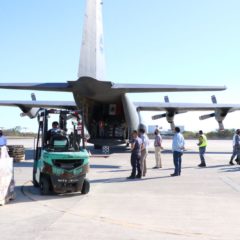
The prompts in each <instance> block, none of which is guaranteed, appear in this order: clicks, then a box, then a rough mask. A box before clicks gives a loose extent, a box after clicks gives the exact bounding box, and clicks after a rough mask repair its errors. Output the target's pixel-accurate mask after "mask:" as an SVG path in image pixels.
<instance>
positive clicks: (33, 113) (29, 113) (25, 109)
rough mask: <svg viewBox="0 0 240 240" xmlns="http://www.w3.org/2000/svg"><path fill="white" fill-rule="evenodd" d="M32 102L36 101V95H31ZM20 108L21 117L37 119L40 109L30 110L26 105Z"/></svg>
mask: <svg viewBox="0 0 240 240" xmlns="http://www.w3.org/2000/svg"><path fill="white" fill-rule="evenodd" d="M31 98H32V101H36V96H35V94H34V93H32V94H31ZM19 108H20V109H21V110H22V113H21V114H20V116H21V117H25V116H28V117H29V118H35V117H36V116H37V114H38V112H39V110H40V108H29V107H26V106H24V105H20V106H19Z"/></svg>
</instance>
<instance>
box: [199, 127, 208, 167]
mask: <svg viewBox="0 0 240 240" xmlns="http://www.w3.org/2000/svg"><path fill="white" fill-rule="evenodd" d="M198 134H199V138H198V141H199V142H198V144H197V145H198V147H199V155H200V160H201V163H200V164H199V165H198V166H199V167H206V161H205V157H204V154H205V152H206V147H207V137H206V136H205V135H204V134H203V131H202V130H200V131H199V132H198Z"/></svg>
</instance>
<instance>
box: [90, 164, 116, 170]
mask: <svg viewBox="0 0 240 240" xmlns="http://www.w3.org/2000/svg"><path fill="white" fill-rule="evenodd" d="M90 168H97V169H98V168H107V169H109V168H115V169H116V168H120V166H116V165H103V164H90Z"/></svg>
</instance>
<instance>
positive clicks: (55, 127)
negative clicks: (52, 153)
mask: <svg viewBox="0 0 240 240" xmlns="http://www.w3.org/2000/svg"><path fill="white" fill-rule="evenodd" d="M55 134H61V129H60V128H59V124H58V122H57V121H55V122H53V123H52V128H51V129H49V130H48V132H47V141H48V142H49V141H50V139H51V137H52V136H53V135H55Z"/></svg>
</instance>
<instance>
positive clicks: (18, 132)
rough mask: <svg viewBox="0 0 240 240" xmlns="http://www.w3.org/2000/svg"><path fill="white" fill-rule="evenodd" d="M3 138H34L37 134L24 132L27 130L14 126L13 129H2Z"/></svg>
mask: <svg viewBox="0 0 240 240" xmlns="http://www.w3.org/2000/svg"><path fill="white" fill-rule="evenodd" d="M2 130H3V133H4V135H5V136H15V137H16V136H19V137H35V136H36V135H37V134H36V133H33V132H28V131H26V130H27V128H22V127H21V126H16V127H14V128H9V129H2Z"/></svg>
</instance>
